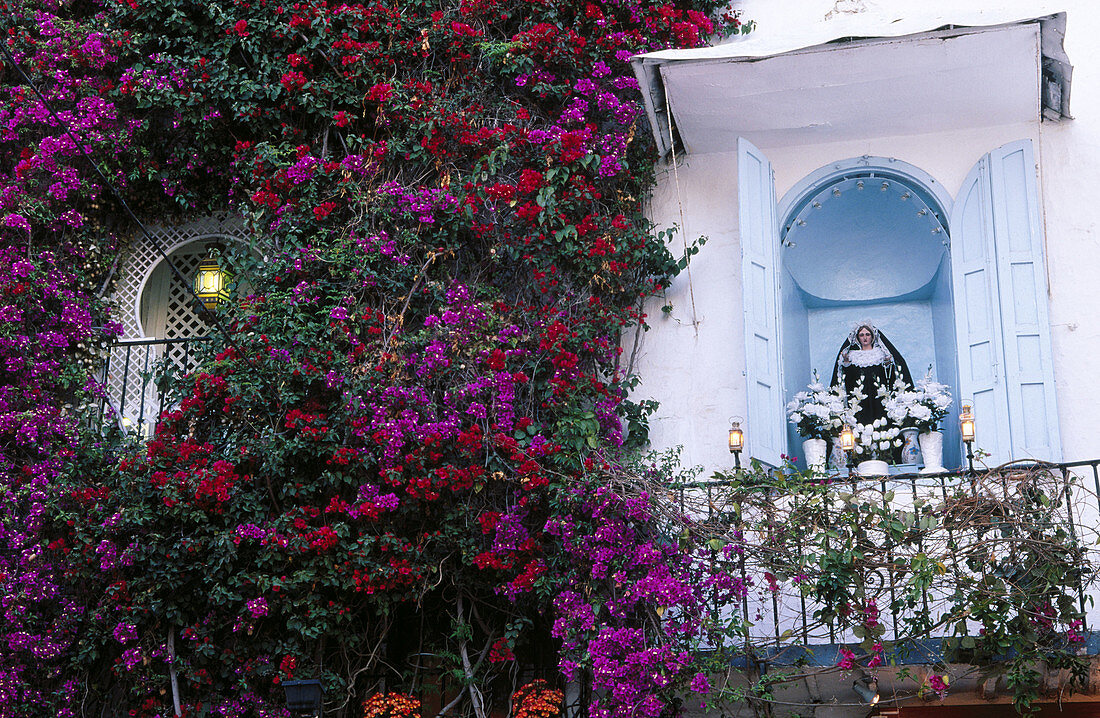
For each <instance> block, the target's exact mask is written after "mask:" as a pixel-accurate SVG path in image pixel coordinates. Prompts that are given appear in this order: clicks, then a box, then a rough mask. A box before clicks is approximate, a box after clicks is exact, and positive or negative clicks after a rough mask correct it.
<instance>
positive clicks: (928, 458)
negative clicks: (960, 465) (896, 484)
mask: <svg viewBox="0 0 1100 718" xmlns="http://www.w3.org/2000/svg"><path fill="white" fill-rule="evenodd" d="M918 438H919V440H920V453H921V455H922V456H923V457H924V468H923V469H921V470H920V472H921V473H922V474H938V473H940V472H942V471H947V469H945V468H944V467H943V434H942V433H940V432H938V431H926V432H925V433H923V434H921V435H920V436H919V437H918Z"/></svg>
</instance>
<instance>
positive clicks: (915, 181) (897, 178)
mask: <svg viewBox="0 0 1100 718" xmlns="http://www.w3.org/2000/svg"><path fill="white" fill-rule="evenodd" d="M871 178H876V179H878V180H880V181H881V180H887V181H894V182H899V183H901V184H903V185H905V186H907V187H909V188H911V189H913V190H915V191H917V192H918V193H919V194H920V195H921V199H922V200H923V201H924V203H925V204H926V205H928V207H929V208H930V209H931V210H932V211H933V212H935V213H936V215H937V216H938V217H940V218H944V219H946V218H947V217H949V216H950V214H951V208H952V205H953V200H952V197H951V195H950V194H949V193H948V192H947V190H946V189H945V188H944V186H943V185H941V184H940V183H939V182H938V181H936V179H935V178H934V177H932V175H930V174H928V173H927V172H925V171H924V170H922V169H921V168H920V167H917V166H916V165H911V164H909V163H908V162H903V161H901V160H897V159H894V158H892V157H875V156H871V155H864V156H862V157H853V158H850V159H846V160H839V161H837V162H831V163H829V164H827V165H825V166H824V167H820V168H819V169H816V170H814V171H813V172H811V173H810V174H808V175H806V176H805V177H803V178H802V179H801V180H799V181H798V182H797V183H796V184H795V185H794V186H793V187H791V188H790V189H789V190H787V192H786V193H784V195H783V198H782V199H781V200H780V201H779V212H778V215H779V220H780V224H779V229H780V239H781V240H782V239H783V238H784V237H785V236H786V234H787V229H788V228H789V227H790V226H791V224H792V223H794V222H795V220H796V219H797V215H798V213H799V212H800V211H801V210H802V209H803V208H804V206H805V205H807V204H809V203H810V201H811V200H812V198H813V196H814V195H816V194H818V193H819V192H820V191H822V189H823V188H826V187H831V186H832V185H834V184H837V183H841V182H844V181H845V180H851V181H853V182H855V181H858V180H859V179H866V180H870V179H871Z"/></svg>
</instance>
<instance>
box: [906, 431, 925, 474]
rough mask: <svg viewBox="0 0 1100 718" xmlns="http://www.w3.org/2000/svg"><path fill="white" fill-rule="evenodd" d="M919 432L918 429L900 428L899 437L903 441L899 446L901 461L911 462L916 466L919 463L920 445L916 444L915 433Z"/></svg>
mask: <svg viewBox="0 0 1100 718" xmlns="http://www.w3.org/2000/svg"><path fill="white" fill-rule="evenodd" d="M919 433H920V430H918V429H902V430H901V437H902V439H903V440H904V442H905V443H903V444H902V446H901V463H903V464H913V465H914V466H916V465H917V464H919V463H920V456H921V454H920V446H918V441H917V434H919Z"/></svg>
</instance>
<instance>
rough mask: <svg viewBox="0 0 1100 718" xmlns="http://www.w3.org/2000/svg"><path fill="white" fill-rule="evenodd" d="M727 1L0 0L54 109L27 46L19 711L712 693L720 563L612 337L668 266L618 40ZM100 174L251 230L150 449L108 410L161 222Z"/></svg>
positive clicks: (17, 490)
mask: <svg viewBox="0 0 1100 718" xmlns="http://www.w3.org/2000/svg"><path fill="white" fill-rule="evenodd" d="M713 5H714V3H712V2H710V0H701V1H700V2H679V1H677V2H667V3H666V2H660V1H651V0H638V1H635V0H611V1H604V2H583V3H582V2H575V3H568V2H567V3H562V2H557V1H555V2H519V1H518V0H459V1H451V2H439V3H424V2H402V3H389V4H387V3H383V2H376V3H340V4H337V3H329V2H325V1H321V2H314V1H305V2H293V3H291V2H287V3H281V4H280V3H276V2H268V1H267V0H257V1H256V2H243V1H242V2H234V3H209V4H198V3H192V2H184V1H183V0H165V1H164V2H158V3H147V2H136V1H134V0H126V1H125V2H113V1H110V0H103V1H102V2H76V3H71V4H57V3H51V2H42V3H38V2H18V3H7V4H5V9H6V10H7V12H8V13H9V14H10V16H11V18H12V21H11V24H10V25H9V30H8V32H7V33H6V36H5V42H6V46H7V48H8V49H9V50H10V52H11V53H12V56H13V59H14V61H15V63H16V65H18V67H19V68H21V69H22V70H23V71H25V72H26V73H27V74H28V75H29V77H30V80H31V81H32V82H33V84H34V85H35V86H37V87H38V88H40V89H41V91H42V93H43V95H44V97H45V98H46V100H47V102H48V104H49V108H52V110H54V111H56V116H55V115H53V114H51V112H50V110H49V109H48V108H47V106H46V105H44V104H43V103H42V102H41V101H40V100H39V98H38V97H37V95H36V94H35V92H34V91H33V89H32V88H31V87H30V86H28V84H27V82H26V81H25V80H24V79H23V77H22V75H20V74H19V73H18V72H16V69H15V67H14V66H13V65H11V64H10V63H8V64H6V65H5V70H4V74H3V75H2V76H0V92H2V94H3V98H2V99H3V102H0V119H2V122H3V126H2V127H0V133H2V134H0V143H2V146H3V155H2V164H0V172H2V173H3V190H2V193H0V231H2V235H0V237H2V246H0V267H2V271H0V321H2V322H3V324H2V328H0V352H2V353H3V356H2V357H0V359H2V361H0V371H3V372H4V377H3V378H4V381H3V386H4V388H3V390H2V393H0V432H2V438H3V441H2V442H0V451H2V452H3V453H2V455H0V472H2V476H0V479H2V489H0V496H2V497H3V505H4V515H3V523H2V525H0V528H2V532H3V533H2V536H0V538H2V539H3V542H4V550H3V551H0V582H3V584H4V595H5V599H4V604H3V609H4V610H3V615H2V617H0V620H2V623H0V633H2V635H0V641H2V642H3V643H4V644H5V650H3V651H0V716H16V715H28V716H29V715H54V714H67V715H72V714H78V713H81V714H85V715H91V714H93V713H99V712H100V711H101V710H109V711H111V712H113V713H116V714H123V713H126V714H129V715H150V716H151V715H170V714H175V713H177V712H187V713H189V714H195V713H202V712H206V713H207V714H212V715H224V716H244V715H280V714H283V712H284V709H283V708H282V706H283V705H284V703H283V699H282V696H281V690H280V687H279V683H280V682H281V681H284V680H288V679H291V678H303V677H306V678H309V677H317V678H320V679H321V680H322V681H323V683H324V686H325V689H326V705H327V706H328V708H329V710H332V711H336V714H338V715H354V714H356V713H358V712H359V711H360V710H362V706H363V705H364V704H363V699H364V698H365V697H366V696H368V695H370V694H372V693H374V692H380V693H381V692H384V691H389V690H394V689H397V690H415V691H419V692H420V693H421V694H422V696H423V697H424V700H432V701H435V703H437V704H438V705H437V706H436V709H437V710H438V709H442V708H446V709H448V710H452V711H461V712H468V713H472V714H476V715H478V716H485V715H488V714H489V712H491V711H494V710H498V709H501V710H507V707H508V696H509V695H510V694H511V692H512V691H513V690H514V688H515V686H517V685H519V684H520V683H522V682H524V681H525V680H528V679H530V678H532V677H542V678H546V679H550V680H552V681H563V680H570V681H573V682H574V685H578V686H580V687H581V689H582V697H583V701H584V704H585V706H586V707H587V709H588V710H589V711H591V712H592V713H593V714H595V715H600V716H657V715H663V714H669V713H672V712H675V710H676V708H677V705H678V701H679V698H678V696H679V695H681V694H682V692H683V691H684V690H685V689H688V687H689V685H690V686H693V687H694V688H695V689H696V690H698V691H702V690H703V688H702V686H703V684H705V683H706V681H705V679H704V678H703V677H702V675H701V674H700V672H699V670H700V666H699V665H698V661H697V659H696V658H695V656H694V654H693V652H692V648H693V647H694V646H696V645H698V644H699V643H700V642H703V641H705V640H708V637H707V636H706V635H705V634H706V631H705V627H704V625H703V623H702V619H701V616H702V607H703V606H704V605H707V602H708V601H713V599H714V596H713V595H709V594H708V591H713V590H717V589H715V588H714V587H713V586H711V587H710V588H707V587H706V585H705V584H701V583H700V582H699V581H698V580H697V577H696V578H694V579H693V578H692V571H693V570H695V569H697V568H698V567H699V564H698V557H697V556H695V554H694V553H693V551H692V550H691V548H690V542H685V541H682V540H673V539H671V538H669V537H668V536H666V535H664V534H663V533H662V532H660V531H659V530H658V527H657V524H656V522H655V521H654V520H653V516H652V514H651V512H650V502H649V501H648V499H647V497H646V496H645V495H644V494H643V495H638V494H636V493H632V492H630V491H624V490H620V489H621V487H622V486H623V485H624V483H623V482H624V479H623V475H624V474H623V471H624V469H623V466H624V464H623V462H624V461H625V460H626V457H627V456H628V451H629V449H631V448H632V447H633V446H636V445H639V444H641V443H643V442H644V426H643V425H642V424H640V423H637V424H634V423H631V422H630V421H626V420H625V419H626V418H627V417H635V418H636V417H638V416H639V412H638V409H637V407H635V406H634V405H632V404H630V403H629V402H628V401H626V392H627V388H628V386H629V382H630V381H631V377H630V376H629V374H628V371H627V367H625V366H624V363H623V361H622V359H621V357H620V349H619V347H620V339H621V333H622V332H623V331H624V329H626V328H628V327H631V326H632V325H635V324H637V323H638V322H640V321H642V319H643V317H642V316H641V315H640V313H639V311H640V310H639V307H640V306H641V302H642V300H643V299H644V298H645V297H646V296H648V295H650V294H652V293H653V292H656V291H660V290H661V289H662V288H663V287H664V286H666V285H667V283H668V281H669V279H670V277H671V276H673V275H674V274H675V272H676V271H677V269H678V267H679V266H681V262H682V258H681V259H680V260H678V259H677V258H674V257H673V256H671V255H670V254H669V253H668V252H667V251H666V249H665V246H664V243H663V242H662V241H661V239H660V238H659V237H657V236H654V235H653V233H652V232H651V231H650V228H649V226H648V224H647V223H646V222H645V220H644V219H643V217H642V214H641V208H642V203H643V201H644V198H645V193H646V190H647V187H648V186H649V182H650V180H651V167H652V163H653V160H654V158H653V156H652V151H651V146H650V144H649V143H648V137H649V131H648V128H647V127H646V126H645V120H644V115H643V113H642V112H641V107H640V104H639V95H638V88H637V86H636V82H635V80H634V79H633V76H632V75H631V73H630V72H629V66H628V64H627V60H628V58H629V57H630V56H631V55H632V54H634V53H637V52H642V51H647V50H654V49H660V48H666V47H676V46H681V47H682V46H693V45H698V44H700V43H703V42H705V41H706V40H707V39H708V38H711V37H713V36H720V35H723V34H727V33H729V32H732V31H734V30H735V29H736V28H737V27H738V20H737V19H736V18H735V17H733V16H730V15H725V16H723V17H721V18H715V17H714V16H712V15H710V13H711V12H712V11H713V10H714V7H713ZM96 168H98V169H99V170H100V171H102V173H103V175H102V176H100V175H99V173H98V172H97V169H96ZM108 183H109V184H110V185H112V186H113V187H114V188H116V189H117V190H118V191H119V192H120V193H121V195H122V197H123V198H124V199H125V200H126V201H127V202H128V204H129V205H130V206H131V207H132V208H133V209H134V210H135V212H136V214H137V215H138V217H139V218H143V219H145V220H147V221H148V220H153V219H155V220H157V221H165V219H166V218H167V219H168V220H169V221H171V219H172V218H173V217H177V218H181V219H185V218H188V217H194V216H195V215H196V214H201V213H203V212H207V211H210V210H215V209H226V208H228V209H230V210H231V211H234V212H236V213H238V214H240V215H241V216H243V217H244V218H245V220H246V227H247V232H246V236H245V237H243V238H242V239H243V240H244V242H243V243H242V247H237V248H230V249H229V255H230V256H229V259H230V260H231V261H233V262H234V264H235V269H236V271H237V273H238V275H239V276H243V277H247V279H248V287H249V288H248V290H247V291H245V290H243V289H242V290H241V291H240V292H239V293H238V295H237V296H236V297H235V298H234V301H233V302H231V303H230V305H228V306H226V307H223V308H222V310H221V312H220V318H219V320H218V321H219V323H220V324H221V325H222V327H223V328H224V329H225V332H224V334H223V333H215V337H216V338H215V340H214V341H213V342H211V343H210V353H209V355H208V356H207V358H206V361H205V363H204V364H203V365H202V366H201V368H200V369H199V370H198V371H196V372H195V373H194V374H192V375H190V376H188V377H186V378H185V379H184V380H183V381H182V382H181V384H180V385H179V386H178V387H177V395H176V397H175V398H176V401H175V402H174V404H173V407H174V408H173V409H172V411H171V412H169V413H168V414H167V415H166V416H165V417H164V418H163V421H162V422H161V423H160V425H159V426H158V428H157V431H156V435H155V436H154V437H153V438H152V439H151V440H149V441H148V442H147V443H143V444H141V445H139V446H136V447H135V446H134V444H133V443H132V442H130V441H126V440H124V439H122V438H120V437H118V436H115V435H113V434H112V433H111V432H106V433H104V431H103V429H102V426H103V422H99V421H91V420H90V419H92V418H93V416H92V415H93V414H94V412H93V411H91V410H90V409H89V408H88V407H89V406H90V405H94V399H95V398H96V392H97V389H96V387H95V384H94V382H93V381H90V379H91V378H92V373H91V372H90V369H92V368H93V363H91V356H92V352H94V350H95V349H96V347H98V346H99V345H100V344H101V343H102V342H104V341H107V340H109V339H110V338H111V336H112V335H113V334H114V331H113V329H112V324H111V321H110V306H109V302H107V301H106V299H104V298H105V297H108V296H109V294H110V288H111V284H112V281H113V280H114V278H115V274H116V272H115V269H116V267H117V259H118V256H119V253H120V252H121V251H123V250H124V246H125V238H126V237H127V236H132V235H133V234H134V233H135V232H137V231H139V230H138V228H137V226H136V224H135V223H134V222H133V221H131V219H130V218H129V216H128V214H127V212H126V211H125V209H124V208H123V206H122V204H121V203H120V201H119V200H118V199H117V198H116V197H115V196H114V194H113V192H112V191H110V190H109V189H108ZM662 614H663V615H664V619H662V618H661V616H662ZM426 710H427V709H426Z"/></svg>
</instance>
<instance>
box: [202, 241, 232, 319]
mask: <svg viewBox="0 0 1100 718" xmlns="http://www.w3.org/2000/svg"><path fill="white" fill-rule="evenodd" d="M206 251H207V255H206V257H205V258H204V259H203V260H202V261H201V262H199V268H198V269H197V270H196V271H195V283H194V288H195V296H197V297H198V298H199V301H201V302H202V305H203V306H204V307H206V309H207V310H208V311H211V312H212V311H214V310H215V309H217V308H218V305H219V304H221V303H223V302H225V301H227V300H228V299H229V284H230V282H232V281H233V275H231V274H230V273H229V272H227V271H225V270H224V269H222V266H221V262H220V261H219V259H218V257H219V256H220V255H221V247H220V246H219V245H216V244H211V245H209V246H208V247H207V248H206Z"/></svg>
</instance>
